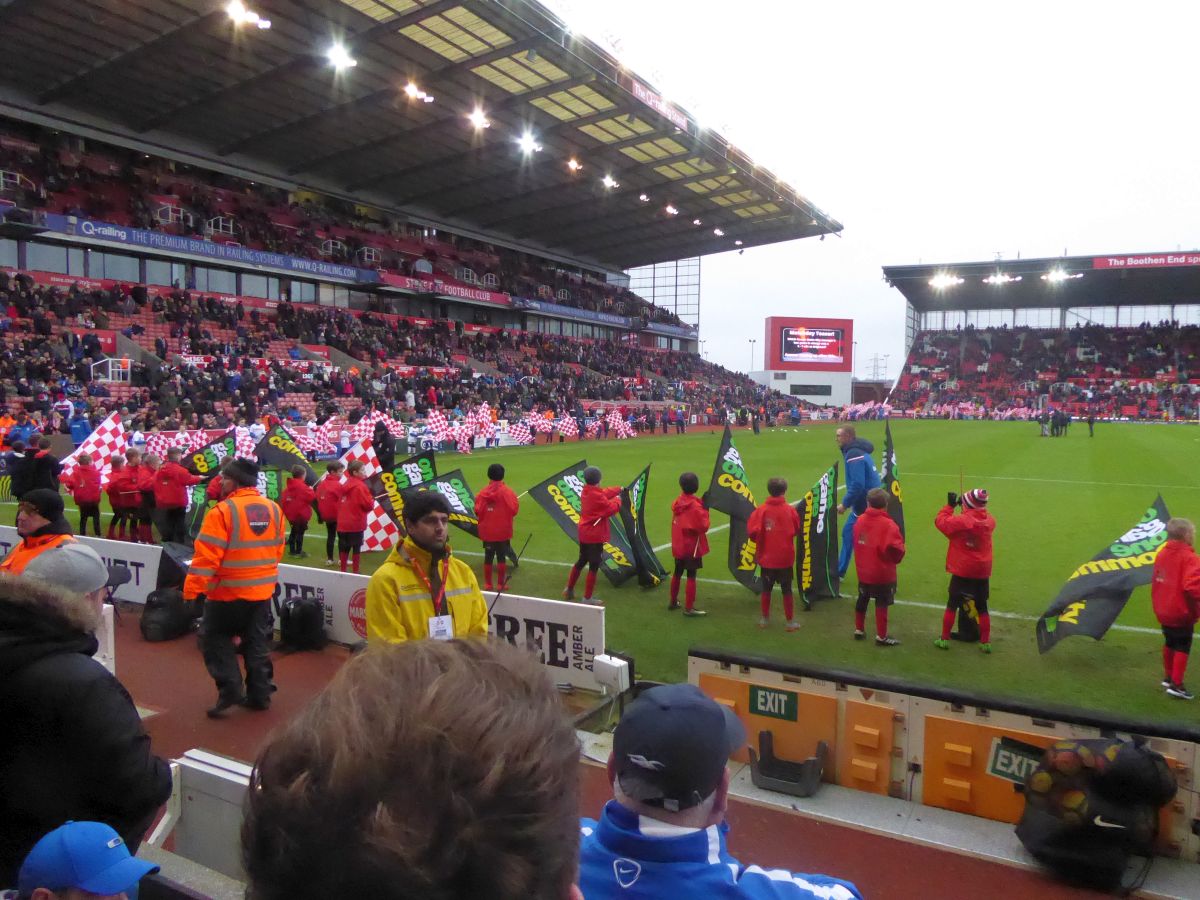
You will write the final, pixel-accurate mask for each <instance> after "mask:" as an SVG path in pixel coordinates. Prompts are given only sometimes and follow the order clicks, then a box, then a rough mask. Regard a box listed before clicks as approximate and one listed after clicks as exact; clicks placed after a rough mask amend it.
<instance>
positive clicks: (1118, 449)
mask: <svg viewBox="0 0 1200 900" xmlns="http://www.w3.org/2000/svg"><path fill="white" fill-rule="evenodd" d="M834 427H835V426H834V425H833V423H820V424H816V423H810V424H807V425H804V426H800V427H797V428H791V427H786V428H781V429H774V430H765V429H764V431H763V432H762V434H760V435H754V434H752V433H751V432H749V431H748V430H746V429H737V430H735V432H734V441H735V443H736V445H737V447H738V448H739V450H740V451H741V454H742V459H743V461H744V463H745V466H746V472H747V474H748V476H749V478H750V483H751V488H752V489H753V491H754V494H755V497H756V498H761V497H765V496H766V481H767V479H768V478H770V477H773V476H777V475H779V476H783V477H785V478H787V479H788V482H789V485H790V490H789V498H790V499H793V500H795V499H798V498H799V497H800V496H802V495H803V493H804V492H805V491H806V490H807V488H808V487H810V486H811V485H812V483H813V482H814V481H815V480H816V479H817V478H818V477H819V475H820V474H821V473H822V472H823V471H824V470H825V468H826V467H828V466H829V465H830V464H832V463H833V462H835V461H838V460H840V458H841V457H840V454H839V453H838V450H837V446H836V443H835V441H834ZM858 433H859V435H860V436H861V437H865V438H867V439H868V440H871V441H873V442H874V443H875V446H876V448H877V449H876V453H875V461H876V463H877V464H878V463H879V462H880V458H881V455H882V449H883V434H884V423H882V422H862V423H858ZM892 434H893V437H894V439H895V443H896V453H897V458H898V462H899V473H900V478H901V483H902V486H903V490H904V513H905V520H906V526H907V529H906V530H907V545H908V554H907V556H906V557H905V559H904V562H903V563H902V564H901V566H900V573H899V588H898V591H897V597H898V602H897V604H896V605H895V606H894V607H893V608H892V612H891V619H890V631H891V633H892V635H894V636H895V637H898V638H900V640H901V641H902V644H901V645H900V646H898V647H892V648H883V647H877V646H876V645H875V643H874V641H873V640H870V639H868V640H866V641H855V640H853V639H852V632H853V627H854V625H853V616H854V612H853V601H852V600H851V599H849V598H850V597H853V595H854V594H855V593H856V581H855V578H854V574H853V566H852V567H851V573H850V575H849V576H848V578H847V580H846V581H845V582H843V584H842V594H843V595H846V597H847V599H833V600H820V601H817V602H816V603H815V604H814V609H813V610H812V611H811V612H808V613H804V612H801V611H799V609H798V610H797V613H796V616H797V619H798V621H799V622H800V623H801V628H800V630H799V631H798V632H795V633H790V634H789V633H785V632H784V630H783V617H782V611H781V609H780V606H781V604H780V601H779V596H778V593H776V595H775V598H774V606H773V609H772V612H773V618H772V625H771V628H770V629H767V630H760V629H759V628H757V627H756V623H757V621H758V598H757V596H756V595H754V594H752V593H751V592H750V591H748V590H747V589H745V588H744V587H741V586H740V585H738V584H737V583H736V582H734V581H733V579H732V576H731V575H730V573H729V571H728V568H727V567H726V564H725V560H726V548H727V541H726V537H727V534H728V529H727V527H726V525H727V523H728V518H727V517H726V516H725V515H723V514H721V513H719V512H716V511H714V512H713V514H712V524H713V530H712V531H711V532H710V543H711V545H712V552H711V553H710V554H709V556H708V557H706V559H705V566H704V568H703V569H702V570H701V571H700V577H701V581H700V584H699V591H698V601H697V605H698V606H699V607H700V608H703V609H705V610H707V612H708V616H707V617H704V618H685V617H684V616H682V614H681V613H679V612H668V611H667V599H668V598H667V585H666V583H665V582H664V583H663V584H662V585H660V586H659V587H657V588H655V589H651V590H644V589H642V588H640V587H638V586H637V584H636V582H634V581H632V580H631V581H630V582H628V583H627V584H626V585H625V586H623V587H621V588H613V587H611V586H610V585H609V584H608V582H607V580H606V579H605V578H604V576H603V575H601V576H600V578H599V582H598V585H597V592H596V593H597V596H598V597H600V598H602V599H603V600H604V603H605V606H606V608H607V615H606V626H607V641H608V647H609V649H611V650H615V651H617V652H622V653H628V654H630V655H631V656H633V657H634V658H635V660H636V663H637V675H638V677H640V678H646V679H653V680H682V679H684V678H685V677H686V665H687V650H688V648H689V647H690V646H693V645H701V644H702V645H707V646H715V647H722V648H727V649H729V650H737V651H744V652H748V653H752V654H755V655H764V656H771V657H775V658H779V659H782V660H792V661H796V662H802V663H808V664H818V665H827V666H831V667H836V668H840V669H847V670H854V671H859V672H863V673H871V674H880V675H893V676H899V677H903V678H905V679H909V680H913V681H917V682H921V683H928V684H936V685H948V686H954V687H960V688H964V689H968V690H977V691H984V692H987V693H990V694H993V695H998V696H1007V697H1011V698H1019V699H1022V700H1027V701H1036V702H1052V703H1055V704H1065V705H1070V706H1075V707H1082V708H1089V709H1095V710H1105V711H1109V712H1114V713H1121V714H1127V715H1131V716H1135V717H1137V718H1144V719H1157V720H1169V721H1176V722H1178V721H1186V722H1195V721H1197V720H1200V705H1197V704H1187V703H1184V702H1181V701H1178V700H1174V699H1172V698H1169V697H1166V696H1165V695H1164V693H1163V691H1162V690H1161V688H1160V687H1159V680H1160V678H1161V662H1160V660H1161V652H1160V650H1161V646H1162V638H1161V634H1160V632H1159V631H1158V628H1157V624H1156V622H1155V619H1154V615H1153V613H1152V611H1151V608H1150V590H1149V588H1148V587H1143V588H1138V589H1137V590H1136V591H1135V592H1134V594H1133V596H1132V598H1131V599H1130V600H1129V603H1128V604H1127V605H1126V607H1125V609H1124V611H1123V612H1122V613H1121V615H1120V617H1119V618H1118V619H1117V623H1116V625H1115V626H1114V627H1113V628H1112V629H1111V630H1110V631H1109V633H1108V635H1107V636H1106V637H1105V638H1104V640H1103V641H1100V642H1096V641H1093V640H1091V639H1089V638H1085V637H1074V638H1069V639H1066V640H1063V641H1062V642H1060V643H1059V644H1058V646H1057V647H1055V648H1054V649H1053V650H1051V651H1050V652H1049V653H1047V654H1045V655H1039V653H1038V650H1037V646H1036V642H1035V639H1034V622H1035V620H1036V618H1037V617H1038V615H1039V614H1040V613H1042V612H1043V611H1044V610H1045V609H1046V607H1047V606H1048V605H1049V603H1050V601H1051V600H1052V599H1053V598H1054V596H1055V595H1056V594H1057V593H1058V591H1059V589H1060V588H1061V586H1062V585H1063V583H1064V582H1065V581H1066V579H1067V577H1068V576H1069V575H1070V573H1071V572H1072V571H1073V569H1074V568H1075V567H1076V566H1077V565H1079V564H1080V563H1082V562H1084V561H1086V560H1088V559H1090V558H1091V557H1092V556H1093V555H1094V554H1095V553H1096V552H1098V551H1099V550H1100V549H1101V548H1103V547H1105V546H1107V545H1108V544H1109V543H1110V542H1111V541H1112V540H1113V539H1114V538H1116V537H1117V536H1119V535H1120V534H1122V533H1124V532H1125V531H1126V530H1128V529H1129V528H1130V527H1132V526H1133V525H1134V524H1135V523H1136V522H1137V521H1138V520H1139V519H1140V518H1141V516H1142V514H1143V513H1144V512H1145V511H1146V509H1147V507H1148V506H1150V504H1151V503H1153V501H1154V499H1155V497H1156V496H1157V494H1159V493H1160V492H1161V493H1162V495H1163V497H1164V499H1165V500H1166V504H1167V508H1168V509H1169V510H1170V511H1171V513H1172V514H1173V515H1178V516H1187V517H1189V518H1196V517H1197V516H1198V515H1200V478H1198V477H1197V474H1196V466H1197V460H1200V429H1198V428H1195V427H1190V426H1163V425H1138V424H1108V423H1100V424H1098V425H1097V426H1096V434H1095V437H1094V438H1089V437H1088V433H1087V426H1086V425H1083V424H1080V423H1076V424H1075V425H1073V426H1072V427H1071V429H1070V432H1069V434H1068V435H1067V436H1066V437H1062V438H1041V437H1039V436H1038V426H1037V425H1035V424H1026V423H1015V422H946V421H907V420H899V421H893V423H892ZM719 442H720V434H719V433H712V434H709V433H704V434H688V435H684V436H675V435H671V436H658V437H638V438H636V439H632V440H625V441H617V440H608V441H601V442H596V441H584V442H582V443H579V442H575V441H570V442H568V443H565V444H553V445H543V444H538V445H537V446H534V447H522V448H508V449H503V450H488V451H476V452H475V453H474V454H473V455H471V456H461V455H458V454H445V455H440V456H439V458H438V470H439V471H440V472H447V471H450V470H452V469H455V468H461V469H462V470H463V472H464V474H465V476H466V479H467V482H468V484H469V485H470V486H471V487H472V489H474V490H476V491H478V490H479V489H480V488H481V487H483V485H484V484H486V483H487V477H486V475H485V472H486V469H487V466H488V465H489V464H490V463H492V462H501V463H503V464H504V466H505V467H506V469H507V477H506V481H507V482H508V484H509V485H510V486H511V487H512V488H513V489H514V490H515V491H516V492H517V493H518V494H521V493H522V492H523V491H525V490H526V489H527V488H529V487H530V486H532V485H534V484H536V483H538V482H539V481H541V480H543V479H544V478H546V477H547V476H549V475H551V474H553V473H554V472H557V471H558V470H560V469H562V468H563V467H565V466H568V465H570V464H572V463H574V462H576V461H578V460H579V459H581V458H586V460H587V462H588V463H590V464H591V465H596V466H599V467H600V468H601V469H602V470H603V473H604V481H603V483H604V484H628V483H629V482H630V481H632V479H633V478H634V477H635V476H636V475H637V474H638V473H639V472H640V471H641V469H642V468H643V467H644V466H645V465H646V464H647V463H651V464H652V468H651V473H650V483H649V488H648V493H647V501H646V502H647V505H646V510H647V533H648V535H649V537H650V539H651V540H652V542H653V543H654V545H655V546H656V547H658V548H661V549H659V558H660V559H661V560H662V561H663V564H664V566H666V567H667V568H668V571H669V570H670V569H671V560H670V546H669V542H670V537H671V535H670V522H671V513H670V504H671V501H672V500H673V499H674V498H675V497H676V495H677V494H678V486H677V478H678V476H679V474H680V472H683V471H686V470H691V471H694V472H696V473H697V474H698V475H699V476H700V480H701V485H702V490H703V487H704V486H706V485H707V482H708V478H709V476H710V474H711V472H712V466H713V459H714V456H715V454H716V451H717V446H718V444H719ZM960 470H961V473H962V475H961V477H962V482H963V485H964V486H965V487H966V488H968V489H969V488H972V487H984V488H987V490H988V492H989V493H990V495H991V502H990V504H989V509H990V510H991V512H992V514H993V515H994V516H995V518H996V520H997V523H998V524H997V529H996V535H995V566H994V570H993V575H992V596H991V601H990V607H991V613H992V645H993V648H994V652H993V653H992V654H991V655H990V656H987V655H984V654H982V653H981V652H980V651H979V648H978V645H968V644H956V643H953V642H952V643H951V646H950V649H949V651H943V650H938V649H937V648H935V647H934V646H933V639H934V638H935V637H936V636H937V633H938V631H939V629H940V622H941V610H942V609H943V608H944V605H945V597H946V584H947V580H948V577H949V576H948V575H947V574H946V572H945V568H944V563H945V553H946V540H945V538H944V537H943V536H942V535H941V534H940V533H939V532H938V531H937V530H936V529H935V528H934V526H933V519H934V515H935V514H936V513H937V511H938V509H939V508H940V507H941V506H942V505H943V504H944V503H945V498H946V492H947V491H956V492H957V491H958V490H959V484H960ZM72 518H74V517H73V516H72ZM316 527H317V528H319V529H320V531H321V532H322V534H321V535H320V536H318V535H317V534H316V533H315V531H314V530H310V532H309V536H308V540H307V542H306V544H307V550H308V554H309V556H308V559H306V560H304V562H305V563H306V564H308V565H313V566H317V567H320V566H323V565H324V559H323V556H324V553H323V541H324V538H323V532H324V529H323V528H321V527H320V526H316ZM839 527H840V525H839ZM452 531H453V529H452ZM527 535H532V538H531V539H530V541H529V544H528V547H527V549H526V550H525V556H524V558H523V560H522V563H521V566H520V570H519V571H518V572H517V573H516V574H515V575H513V577H512V583H511V590H512V591H513V592H514V593H522V594H530V595H533V596H540V597H551V598H557V597H559V596H560V593H561V591H562V588H563V586H564V583H565V581H566V576H567V569H568V567H569V565H570V563H571V562H573V561H574V558H575V547H574V544H573V542H572V541H571V539H570V538H568V537H567V536H566V535H565V534H563V533H562V531H561V530H560V529H559V528H558V527H557V526H556V525H555V524H554V523H553V522H552V521H551V519H550V518H549V516H548V515H547V514H546V513H545V512H544V511H543V510H542V509H541V508H540V507H538V505H537V504H536V503H534V502H533V501H532V500H531V499H530V498H528V497H523V498H522V506H521V513H520V515H519V516H518V518H517V521H516V531H515V536H514V540H513V544H514V547H515V548H517V549H520V547H521V545H522V544H523V543H524V542H525V539H526V536H527ZM452 543H453V546H454V548H455V551H456V552H457V553H459V554H461V555H462V556H463V558H464V559H466V560H468V561H469V562H470V563H471V564H472V566H473V568H475V570H476V572H477V573H480V572H481V566H482V559H481V556H482V554H481V553H480V549H481V548H480V545H479V543H478V542H477V541H476V540H475V539H474V538H472V537H470V536H468V535H466V534H463V533H461V532H456V533H455V534H454V535H452ZM383 556H384V554H381V553H380V554H367V555H365V556H364V558H363V571H364V572H371V571H373V570H374V568H375V567H376V566H377V565H378V564H379V562H380V561H381V560H382V558H383ZM285 562H294V561H293V560H289V559H286V558H285ZM797 605H798V606H799V604H797ZM873 627H874V619H873V615H871V614H870V613H869V614H868V617H867V632H868V637H870V635H872V634H873ZM1194 669H1195V671H1194V672H1193V673H1189V674H1190V675H1191V680H1192V681H1200V659H1198V660H1197V662H1196V663H1195V664H1194Z"/></svg>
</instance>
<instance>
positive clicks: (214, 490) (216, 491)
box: [204, 475, 223, 500]
mask: <svg viewBox="0 0 1200 900" xmlns="http://www.w3.org/2000/svg"><path fill="white" fill-rule="evenodd" d="M222 490H223V487H222V485H221V476H220V475H215V476H213V478H212V480H210V481H209V482H208V487H206V488H205V489H204V496H205V497H207V498H208V499H209V500H220V499H221V491H222Z"/></svg>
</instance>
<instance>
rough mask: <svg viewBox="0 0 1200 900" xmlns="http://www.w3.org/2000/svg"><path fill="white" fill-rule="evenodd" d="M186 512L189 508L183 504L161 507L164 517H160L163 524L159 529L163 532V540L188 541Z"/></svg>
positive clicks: (183, 542) (160, 510)
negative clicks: (186, 508) (185, 507)
mask: <svg viewBox="0 0 1200 900" xmlns="http://www.w3.org/2000/svg"><path fill="white" fill-rule="evenodd" d="M186 513H187V510H185V509H184V508H183V507H182V506H172V507H169V508H168V507H163V508H160V509H159V515H160V516H161V517H162V518H161V519H160V521H161V522H162V525H161V527H160V528H159V530H160V531H161V532H162V539H163V541H170V542H171V543H173V544H186V543H187V527H186V523H185V519H186Z"/></svg>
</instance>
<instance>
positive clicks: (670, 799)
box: [579, 684, 862, 900]
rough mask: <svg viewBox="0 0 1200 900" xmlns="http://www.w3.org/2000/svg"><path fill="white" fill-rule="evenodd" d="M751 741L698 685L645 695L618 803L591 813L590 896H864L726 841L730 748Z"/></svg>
mask: <svg viewBox="0 0 1200 900" xmlns="http://www.w3.org/2000/svg"><path fill="white" fill-rule="evenodd" d="M745 743H746V730H745V729H744V728H743V727H742V723H741V722H740V721H739V720H738V718H737V716H736V715H734V713H733V711H732V710H730V709H728V708H726V707H723V706H721V705H720V704H718V703H716V702H715V701H714V700H711V699H709V698H708V697H706V696H705V695H704V694H703V693H702V692H701V691H700V689H699V688H698V687H695V686H694V685H690V684H667V685H660V686H659V687H655V688H651V689H650V690H648V691H645V692H643V693H642V694H641V695H640V696H639V697H638V698H637V699H636V700H634V701H633V703H631V704H630V705H629V706H628V707H626V710H625V715H624V716H622V717H621V721H620V723H619V724H618V725H617V730H616V732H615V733H614V735H613V751H612V754H611V755H610V756H609V758H608V779H609V781H610V782H611V783H612V786H613V796H614V797H615V799H614V800H611V801H609V802H608V803H607V804H606V805H605V807H604V812H603V813H601V815H600V819H599V821H593V820H592V819H584V820H583V822H582V825H581V830H582V833H583V840H582V842H581V845H580V848H579V888H580V890H581V891H582V892H583V896H584V897H586V898H587V900H609V898H612V900H616V898H620V900H663V898H667V897H705V898H713V900H742V898H745V900H862V895H861V894H859V892H858V889H857V888H856V887H855V886H854V885H852V884H850V883H849V882H848V881H839V880H838V879H836V878H830V877H828V876H825V875H796V874H793V873H791V872H788V871H786V870H783V869H763V868H760V867H759V866H753V865H752V866H745V865H742V864H741V863H740V862H738V861H737V860H736V859H734V858H733V857H732V856H730V855H729V850H728V848H727V847H726V845H725V833H726V832H727V831H728V829H729V826H728V825H726V824H725V808H726V805H727V802H728V798H729V770H728V768H727V767H726V763H727V762H728V760H729V755H730V753H732V752H734V751H735V750H737V749H738V748H739V747H740V746H741V745H743V744H745Z"/></svg>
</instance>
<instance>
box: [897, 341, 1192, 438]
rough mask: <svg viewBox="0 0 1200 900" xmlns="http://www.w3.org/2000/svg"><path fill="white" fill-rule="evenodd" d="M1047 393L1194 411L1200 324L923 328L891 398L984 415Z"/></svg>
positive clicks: (1082, 410)
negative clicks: (1041, 327)
mask: <svg viewBox="0 0 1200 900" xmlns="http://www.w3.org/2000/svg"><path fill="white" fill-rule="evenodd" d="M1043 396H1046V397H1047V398H1048V400H1049V402H1050V403H1051V405H1053V406H1056V407H1059V408H1066V409H1068V410H1069V411H1071V412H1072V413H1074V414H1076V415H1087V414H1088V413H1092V414H1095V415H1097V416H1106V417H1129V418H1140V419H1158V418H1162V417H1164V416H1165V415H1168V414H1173V415H1174V416H1175V417H1176V418H1195V417H1196V415H1197V411H1198V408H1200V407H1198V401H1200V326H1195V325H1185V326H1181V325H1179V324H1178V323H1174V322H1159V323H1158V324H1153V325H1152V324H1150V323H1146V324H1143V325H1142V326H1140V327H1138V328H1110V327H1105V326H1100V325H1090V326H1078V327H1075V328H1070V329H1066V330H1059V329H1035V328H990V329H976V328H972V327H968V328H966V329H959V330H956V331H923V332H921V333H920V334H918V335H917V338H916V340H915V342H914V343H913V346H912V350H911V351H910V352H909V355H908V359H907V360H906V361H905V364H904V369H903V370H902V372H901V374H900V378H899V381H897V383H896V387H895V389H894V390H893V392H892V395H891V398H890V402H891V403H892V405H893V406H895V407H898V408H900V409H905V410H909V409H913V410H917V411H918V413H920V412H921V411H925V412H929V411H930V410H934V409H936V410H937V412H938V414H950V413H951V412H953V411H954V410H956V409H960V408H961V409H970V410H971V412H972V414H976V415H978V414H991V413H1004V412H1010V411H1013V410H1020V409H1032V408H1034V407H1036V406H1038V404H1039V401H1040V398H1042V397H1043Z"/></svg>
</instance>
